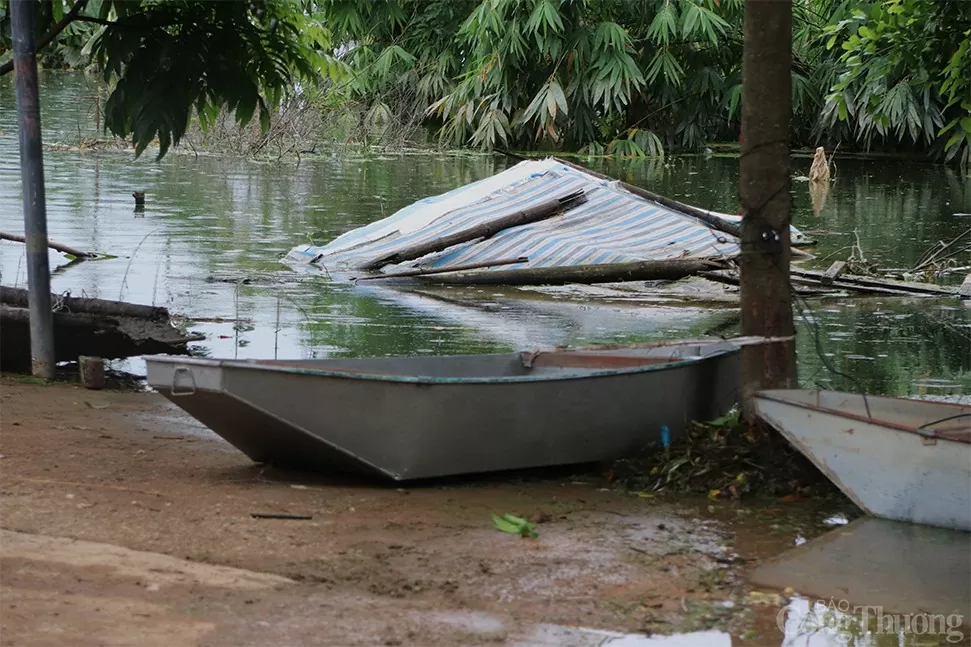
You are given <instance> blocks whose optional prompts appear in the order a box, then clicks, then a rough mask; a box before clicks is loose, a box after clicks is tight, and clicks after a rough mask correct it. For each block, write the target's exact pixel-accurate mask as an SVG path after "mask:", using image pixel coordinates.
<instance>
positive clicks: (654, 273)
mask: <svg viewBox="0 0 971 647" xmlns="http://www.w3.org/2000/svg"><path fill="white" fill-rule="evenodd" d="M724 267H725V264H724V263H722V262H720V261H716V260H708V259H674V260H664V261H638V262H634V263H604V264H599V265H574V266H566V267H535V268H527V269H522V270H506V271H498V272H474V273H469V274H457V275H456V274H454V273H453V274H450V275H449V276H444V277H436V278H434V279H429V281H435V282H439V283H449V284H464V285H473V284H479V285H483V284H484V285H563V284H566V283H583V284H590V283H611V282H614V281H660V280H668V281H673V280H677V279H682V278H684V277H686V276H691V275H693V274H698V273H699V272H706V271H710V270H717V269H724Z"/></svg>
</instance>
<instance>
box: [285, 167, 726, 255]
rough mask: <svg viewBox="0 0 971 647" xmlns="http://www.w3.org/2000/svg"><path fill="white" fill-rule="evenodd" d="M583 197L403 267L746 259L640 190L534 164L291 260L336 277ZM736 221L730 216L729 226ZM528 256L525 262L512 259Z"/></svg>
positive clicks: (304, 249) (301, 249)
mask: <svg viewBox="0 0 971 647" xmlns="http://www.w3.org/2000/svg"><path fill="white" fill-rule="evenodd" d="M577 192H582V193H583V197H584V198H585V200H583V201H582V202H580V203H570V205H574V206H567V207H566V208H565V210H562V211H560V212H558V213H556V214H555V215H553V216H551V217H545V218H543V219H540V220H537V221H534V222H528V223H526V224H520V225H516V226H511V227H508V228H505V229H502V230H501V231H499V232H498V233H494V234H493V235H489V236H485V237H484V236H479V237H477V238H472V239H471V240H466V241H464V242H460V243H457V244H453V245H451V246H449V247H447V248H444V249H437V250H435V251H432V252H429V253H427V254H424V255H423V256H421V257H419V258H416V259H413V260H407V261H404V262H401V263H398V264H391V265H385V266H384V267H383V268H382V269H383V270H384V271H386V272H388V271H397V270H402V269H406V268H412V267H421V268H423V269H446V268H449V267H457V266H468V265H470V264H487V263H490V262H502V261H504V262H505V263H504V264H503V265H502V266H500V267H496V268H485V269H482V270H477V272H480V271H481V272H489V271H497V270H499V271H508V270H515V269H539V268H553V267H570V266H589V265H611V264H623V263H634V262H642V261H665V260H675V259H723V260H727V259H730V258H733V257H735V256H737V255H738V253H739V244H738V240H737V239H736V238H734V237H733V236H731V235H729V234H726V233H724V232H722V231H717V230H715V229H713V228H712V227H711V225H709V224H708V223H706V222H704V221H703V220H701V219H699V218H696V217H694V216H692V215H689V214H687V213H682V212H680V211H677V210H675V209H672V208H669V207H666V206H663V205H661V204H659V203H657V202H654V201H652V200H648V199H646V198H643V197H641V196H638V195H635V194H634V193H631V192H630V191H628V190H627V189H626V188H624V187H623V186H622V185H621V183H620V182H618V181H616V180H611V179H605V178H602V177H599V176H597V175H594V174H591V173H586V172H584V171H582V170H580V169H578V168H576V167H574V166H571V165H569V164H566V163H564V162H561V161H559V160H556V159H553V158H548V159H544V160H530V161H524V162H520V163H519V164H517V165H515V166H513V167H511V168H509V169H507V170H505V171H503V172H501V173H498V174H496V175H493V176H491V177H488V178H484V179H482V180H479V181H477V182H473V183H471V184H468V185H465V186H462V187H459V188H456V189H454V190H452V191H449V192H447V193H444V194H441V195H438V196H432V197H429V198H425V199H423V200H419V201H417V202H415V203H413V204H411V205H409V206H407V207H405V208H403V209H401V210H399V211H397V212H396V213H394V214H393V215H391V216H389V217H387V218H384V219H382V220H378V221H376V222H374V223H371V224H370V225H367V226H364V227H360V228H358V229H354V230H352V231H349V232H347V233H345V234H343V235H341V236H339V237H337V238H335V239H334V240H333V241H331V242H330V243H328V244H327V245H323V246H317V245H301V246H298V247H295V248H294V249H292V250H291V251H290V252H289V254H288V255H287V258H286V260H288V261H289V262H292V263H312V264H315V265H318V266H322V267H325V268H326V269H328V270H337V271H340V270H355V269H362V268H367V267H375V266H376V265H375V264H377V266H380V265H381V262H382V259H389V258H393V257H395V255H396V254H397V253H399V252H402V251H403V250H408V249H416V248H420V247H423V246H427V247H434V242H435V241H438V240H455V239H456V238H459V239H460V238H462V234H463V232H470V233H474V232H475V231H476V228H479V229H481V227H482V226H483V225H487V224H489V223H495V222H499V221H503V219H507V220H508V218H509V217H510V216H514V215H516V214H517V213H521V212H523V211H524V210H527V209H530V208H536V207H537V206H538V205H542V204H543V203H548V202H549V201H550V200H551V199H557V198H560V199H566V198H568V196H571V195H575V194H576V193H577ZM726 220H727V219H726ZM517 258H526V259H527V260H525V261H523V262H518V263H512V264H511V263H509V262H508V259H517Z"/></svg>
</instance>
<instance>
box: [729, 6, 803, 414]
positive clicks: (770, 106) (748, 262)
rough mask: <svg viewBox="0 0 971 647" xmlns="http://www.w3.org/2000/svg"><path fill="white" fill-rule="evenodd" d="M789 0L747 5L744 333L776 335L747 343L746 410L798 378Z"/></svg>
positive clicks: (742, 196)
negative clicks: (758, 394) (755, 398)
mask: <svg viewBox="0 0 971 647" xmlns="http://www.w3.org/2000/svg"><path fill="white" fill-rule="evenodd" d="M791 33H792V4H791V1H790V0H761V1H760V2H748V3H746V5H745V44H744V58H743V67H744V72H745V73H744V78H743V91H742V137H741V140H742V142H741V146H742V150H741V159H740V161H739V197H740V199H741V203H742V212H743V218H742V253H741V255H740V256H739V266H740V271H741V300H742V335H743V336H744V335H756V336H763V337H766V338H771V339H772V341H766V342H765V343H760V344H753V345H749V346H744V347H743V348H742V396H743V411H744V412H745V413H746V416H749V415H750V414H751V412H750V411H749V404H748V403H749V402H750V399H749V396H750V395H751V394H752V393H753V392H754V391H757V390H759V389H763V388H790V387H794V386H796V352H795V348H796V343H795V326H794V324H793V320H792V296H791V291H790V279H789V260H790V247H789V222H790V210H791V205H792V197H791V195H790V193H789V184H790V174H789V119H790V112H791V88H792V76H791V59H792V54H791V47H790V43H791V39H792V36H791Z"/></svg>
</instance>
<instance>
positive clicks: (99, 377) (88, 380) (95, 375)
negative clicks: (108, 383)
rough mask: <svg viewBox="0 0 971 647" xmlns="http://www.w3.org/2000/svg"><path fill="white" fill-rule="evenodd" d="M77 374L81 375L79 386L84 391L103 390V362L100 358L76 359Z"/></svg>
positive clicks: (81, 357) (86, 357) (85, 357)
mask: <svg viewBox="0 0 971 647" xmlns="http://www.w3.org/2000/svg"><path fill="white" fill-rule="evenodd" d="M78 372H79V373H80V374H81V384H82V386H84V388H86V389H103V388H105V362H104V360H103V359H101V358H100V357H88V356H86V355H81V356H80V357H78Z"/></svg>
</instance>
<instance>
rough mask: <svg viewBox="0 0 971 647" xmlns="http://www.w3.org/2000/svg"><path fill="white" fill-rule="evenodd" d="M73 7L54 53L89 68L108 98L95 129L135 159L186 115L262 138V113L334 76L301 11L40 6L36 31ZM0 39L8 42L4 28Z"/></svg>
mask: <svg viewBox="0 0 971 647" xmlns="http://www.w3.org/2000/svg"><path fill="white" fill-rule="evenodd" d="M78 3H82V7H83V8H82V9H81V10H80V12H79V13H78V14H77V16H76V20H75V22H74V23H72V24H71V25H70V26H69V27H68V29H67V30H66V31H65V32H63V33H62V34H61V35H60V37H59V38H60V39H61V40H60V42H61V43H62V47H64V48H66V49H62V51H71V52H73V51H75V50H76V51H78V52H80V54H81V57H82V58H83V57H86V56H85V55H89V56H90V60H91V62H93V63H94V64H95V65H96V66H97V67H98V68H99V70H100V72H101V74H102V75H103V77H104V80H105V81H106V82H107V84H108V87H109V90H110V91H109V95H108V99H107V101H106V103H105V107H104V114H105V127H106V129H107V130H109V131H111V132H112V133H113V134H114V135H116V136H119V137H122V138H126V139H127V138H130V139H131V141H132V144H133V145H134V147H135V151H136V154H141V153H142V152H143V151H144V150H145V149H146V148H147V147H148V146H149V145H150V144H151V143H152V142H154V141H157V142H158V146H159V157H162V156H163V155H165V153H166V152H167V151H168V149H169V147H170V146H172V145H173V144H178V142H179V140H180V139H181V138H182V136H183V135H184V134H185V131H186V128H187V127H188V124H189V121H190V118H191V117H192V116H193V113H195V115H196V116H197V117H198V119H199V121H200V123H201V124H202V126H203V128H205V127H207V126H208V125H209V124H211V123H213V121H214V120H215V118H216V116H217V115H218V113H219V111H220V110H222V109H226V110H229V111H231V112H233V113H234V114H235V117H236V121H237V123H238V124H239V125H240V126H245V125H246V124H247V123H249V121H250V120H251V119H252V118H253V117H254V116H256V115H257V114H258V115H259V121H260V124H261V126H262V128H263V129H264V130H265V129H266V128H267V127H268V126H269V117H270V110H271V109H272V108H274V107H276V106H278V105H280V103H281V102H282V101H283V100H284V99H285V98H286V97H287V96H288V95H289V94H292V93H293V92H294V88H296V87H297V83H298V82H299V80H300V79H301V78H304V79H308V78H309V79H316V78H317V77H318V76H319V75H320V74H321V73H322V72H327V71H328V68H330V72H331V73H332V74H333V70H334V69H335V68H336V63H334V62H333V60H332V59H330V57H328V56H326V55H324V54H323V52H324V51H326V48H327V47H328V45H329V43H328V41H327V32H326V31H325V30H324V29H322V28H321V26H320V25H319V23H318V22H316V21H314V20H313V19H312V16H311V15H310V14H309V9H310V8H311V5H308V4H305V3H302V2H291V1H290V0H250V1H248V2H205V1H201V0H92V1H90V2H89V1H87V0H47V1H44V2H40V3H39V6H40V7H41V9H42V10H41V11H40V12H38V13H39V16H38V17H39V23H40V24H39V25H38V27H39V31H41V32H43V31H45V30H46V29H49V28H50V27H51V26H52V25H54V24H55V23H57V21H58V20H60V19H61V18H62V17H63V16H65V15H67V14H68V13H69V12H70V10H71V9H72V8H74V7H75V5H76V4H78ZM7 22H9V21H7ZM0 33H3V34H5V38H9V28H7V29H0ZM82 43H83V44H82ZM79 44H80V45H81V46H80V47H78V45H79ZM65 58H67V57H65Z"/></svg>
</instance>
